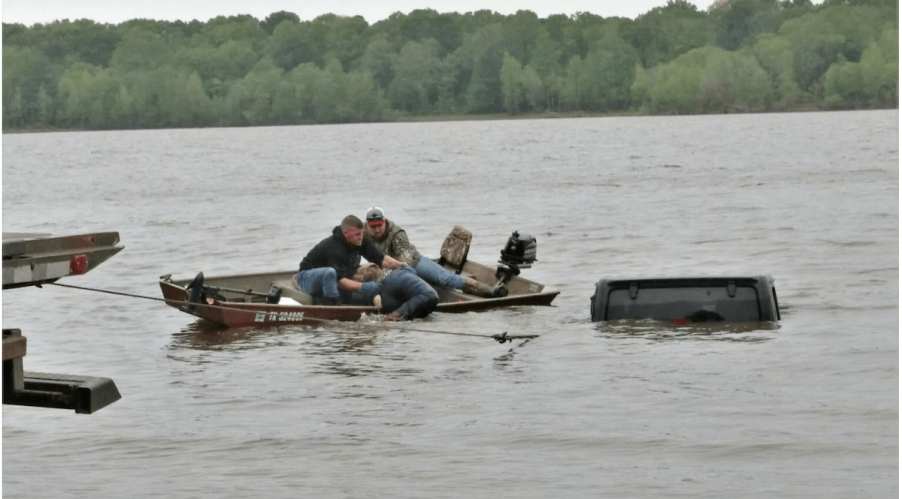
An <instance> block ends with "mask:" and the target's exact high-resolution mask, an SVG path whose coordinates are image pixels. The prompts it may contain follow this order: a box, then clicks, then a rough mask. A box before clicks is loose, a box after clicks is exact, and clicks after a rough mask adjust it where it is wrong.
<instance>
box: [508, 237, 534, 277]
mask: <svg viewBox="0 0 902 499" xmlns="http://www.w3.org/2000/svg"><path fill="white" fill-rule="evenodd" d="M536 260H537V258H536V238H534V237H532V236H530V235H522V236H521V235H520V233H519V232H517V231H514V233H513V234H512V235H511V237H510V238H509V239H508V240H507V244H505V245H504V249H502V250H501V263H503V264H506V265H516V266H518V267H524V268H525V267H529V266H530V265H532V263H533V262H535V261H536Z"/></svg>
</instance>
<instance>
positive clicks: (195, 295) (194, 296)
mask: <svg viewBox="0 0 902 499" xmlns="http://www.w3.org/2000/svg"><path fill="white" fill-rule="evenodd" d="M205 287H206V286H204V273H203V272H198V273H197V276H195V277H194V280H193V281H191V284H188V285H187V286H185V289H187V290H188V303H187V304H186V306H185V312H188V313H189V314H193V313H194V309H196V308H197V304H198V303H200V302H202V301H203V300H204V294H205V293H204V291H205V290H204V288H205Z"/></svg>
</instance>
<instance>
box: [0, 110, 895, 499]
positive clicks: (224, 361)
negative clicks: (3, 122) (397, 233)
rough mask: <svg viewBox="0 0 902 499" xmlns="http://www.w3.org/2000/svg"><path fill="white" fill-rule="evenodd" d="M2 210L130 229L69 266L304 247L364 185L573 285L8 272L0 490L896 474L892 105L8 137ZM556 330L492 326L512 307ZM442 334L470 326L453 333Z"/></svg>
mask: <svg viewBox="0 0 902 499" xmlns="http://www.w3.org/2000/svg"><path fill="white" fill-rule="evenodd" d="M3 140H4V144H3V214H4V221H3V228H4V231H29V232H51V233H54V234H72V233H81V232H88V231H101V230H117V231H119V232H120V234H121V236H122V241H123V244H124V245H125V250H124V251H122V252H121V253H119V254H118V255H116V257H115V258H113V259H111V260H110V261H108V262H106V263H104V264H103V265H102V266H101V267H99V268H98V269H97V270H95V271H92V272H91V273H90V274H88V275H86V276H83V277H79V278H78V279H77V280H75V281H73V282H72V283H73V284H77V285H81V286H88V287H97V288H103V289H111V290H114V291H120V292H126V293H133V294H139V295H144V296H151V297H158V296H159V293H160V292H159V287H158V285H157V283H156V281H157V278H158V276H160V275H162V274H166V273H171V272H172V273H175V275H176V276H177V277H188V276H191V275H194V274H195V273H196V272H198V271H201V270H202V271H204V272H205V273H206V274H207V275H217V274H220V275H221V274H230V273H244V272H263V271H271V270H276V269H278V270H282V269H293V268H296V266H297V264H298V261H299V260H300V259H301V257H302V256H303V254H304V253H306V251H307V250H308V249H309V248H310V247H311V246H312V245H313V244H315V243H316V242H318V241H319V240H320V239H322V238H323V237H325V236H326V235H328V233H329V231H330V230H331V227H333V226H334V225H336V224H337V223H338V221H339V220H340V219H341V217H342V216H344V215H345V214H347V213H356V214H358V215H362V214H363V213H364V212H365V210H366V209H367V208H368V207H370V206H373V205H377V206H381V207H382V208H384V209H385V210H386V212H387V213H388V215H389V218H392V219H395V220H397V221H398V222H399V223H400V224H401V225H402V226H404V227H405V228H406V229H407V231H408V233H409V234H410V237H411V239H412V241H413V242H414V243H415V244H417V246H418V247H419V249H420V250H421V251H422V252H424V253H425V254H427V255H430V256H433V255H434V254H436V253H437V252H438V248H439V247H440V245H441V241H442V240H443V239H444V237H445V235H446V234H447V233H448V232H449V231H450V230H451V228H452V227H453V226H454V225H457V224H460V225H464V226H465V227H467V228H468V229H470V230H471V231H473V233H474V245H473V247H472V249H471V251H470V258H471V259H472V260H475V261H479V262H483V263H492V262H494V261H495V260H496V259H497V255H498V251H499V250H500V249H501V248H502V246H503V245H504V243H505V241H506V240H507V237H508V236H509V235H510V233H511V232H512V231H513V230H519V231H521V233H528V234H532V235H534V236H536V238H537V239H538V243H539V253H538V256H539V262H538V264H537V265H535V266H534V268H532V269H529V270H528V271H526V272H527V274H526V277H528V278H530V279H533V280H535V281H538V282H542V283H544V284H547V285H549V286H551V287H555V288H557V289H559V290H561V295H560V296H559V297H558V298H557V299H556V300H555V306H553V307H523V308H515V309H509V310H499V311H493V312H486V313H478V314H477V313H470V314H462V315H449V314H434V315H433V316H431V317H429V318H427V319H426V320H423V321H415V322H413V323H408V324H402V325H389V326H382V325H374V324H371V323H367V322H362V323H355V324H339V325H328V326H323V327H320V328H308V327H302V326H289V327H275V328H256V329H253V328H249V329H248V328H245V329H221V328H216V327H210V326H209V325H205V324H195V323H193V322H192V321H191V319H190V317H188V316H187V315H184V314H182V313H180V312H178V311H176V310H174V309H172V308H169V307H166V306H163V305H162V304H160V303H158V302H150V301H148V300H139V299H126V298H120V297H112V298H111V297H108V296H103V295H95V294H92V293H88V292H85V291H78V290H71V289H62V288H58V287H54V286H45V287H44V289H40V290H39V289H34V288H31V289H22V290H12V291H7V292H4V293H3V305H4V306H3V321H4V327H18V328H21V329H22V330H23V332H24V334H25V335H26V336H27V337H28V342H29V344H28V356H27V357H26V358H25V366H26V369H31V370H40V371H47V372H62V373H78V374H90V375H95V376H108V377H110V378H112V379H114V380H115V381H116V384H117V386H118V387H119V390H120V392H122V395H123V398H122V400H120V401H118V402H116V403H115V404H113V405H111V406H109V407H107V408H104V409H103V410H101V411H100V412H98V413H96V414H93V415H90V416H81V415H75V414H73V413H69V412H66V411H52V410H41V409H31V408H23V407H14V406H4V407H3V438H4V442H3V445H4V451H5V452H4V456H3V468H4V472H3V488H4V492H6V494H7V495H9V496H10V497H19V498H30V497H34V498H44V497H57V496H60V497H124V496H128V497H166V498H171V497H185V498H188V497H198V496H214V497H219V496H228V497H292V498H293V497H362V496H378V497H461V496H466V497H497V496H502V497H551V496H554V497H587V496H591V497H595V496H603V497H672V496H675V497H693V498H699V497H715V498H721V497H818V498H822V497H837V498H840V497H841V498H845V497H887V496H891V497H895V496H897V495H898V386H899V385H898V251H899V246H898V220H899V218H898V180H899V175H898V113H897V112H896V111H887V112H883V111H881V112H861V113H818V114H785V115H743V116H707V117H671V118H605V119H573V120H538V121H505V122H471V123H464V122H458V123H429V124H390V125H347V126H321V127H283V128H248V129H209V130H159V131H132V132H92V133H59V134H32V135H7V136H4V138H3ZM705 272H710V273H715V274H716V273H755V274H757V273H761V272H767V273H770V274H772V275H773V276H774V277H775V279H776V288H777V292H778V294H779V296H780V304H781V313H782V318H783V320H782V321H781V323H780V324H779V327H777V326H776V325H769V324H752V325H741V324H736V325H712V324H693V325H680V326H675V325H668V324H662V323H650V322H633V323H609V324H608V323H605V324H601V323H591V322H590V321H589V297H590V296H591V295H592V293H593V291H594V284H595V282H596V281H597V280H598V279H600V278H602V277H614V276H617V275H637V274H663V275H685V274H699V273H705ZM505 331H506V332H508V333H509V334H538V335H539V337H538V338H536V339H532V340H518V341H515V342H514V343H506V344H504V345H499V344H498V343H497V342H495V341H493V340H492V339H490V338H488V337H489V336H491V335H492V334H497V333H501V332H505ZM445 333H454V334H445Z"/></svg>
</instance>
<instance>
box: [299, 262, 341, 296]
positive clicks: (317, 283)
mask: <svg viewBox="0 0 902 499" xmlns="http://www.w3.org/2000/svg"><path fill="white" fill-rule="evenodd" d="M295 279H296V280H297V282H298V288H300V290H301V291H303V292H305V293H307V294H308V295H310V296H312V297H313V299H314V300H316V299H317V298H321V297H326V298H334V297H337V296H338V274H336V273H335V269H333V268H332V267H321V268H318V269H310V270H302V271H300V272H298V275H296V276H295Z"/></svg>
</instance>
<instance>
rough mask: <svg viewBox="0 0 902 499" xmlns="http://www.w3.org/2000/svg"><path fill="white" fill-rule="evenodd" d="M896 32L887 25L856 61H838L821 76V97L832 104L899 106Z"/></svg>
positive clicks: (897, 37) (847, 105)
mask: <svg viewBox="0 0 902 499" xmlns="http://www.w3.org/2000/svg"><path fill="white" fill-rule="evenodd" d="M898 43H899V31H898V30H896V29H893V28H888V29H886V30H884V31H883V33H881V35H880V38H879V39H877V40H875V41H874V43H872V44H871V45H870V46H868V48H867V49H865V50H864V52H863V54H862V56H861V61H860V62H858V63H855V62H848V61H841V62H837V63H835V64H833V65H832V66H830V69H828V70H827V73H826V75H825V77H824V97H825V100H826V102H827V103H828V104H829V105H831V106H833V107H862V106H867V105H874V104H876V105H878V106H887V105H891V106H894V107H895V106H898V102H899V52H898V50H897V49H896V47H898Z"/></svg>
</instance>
